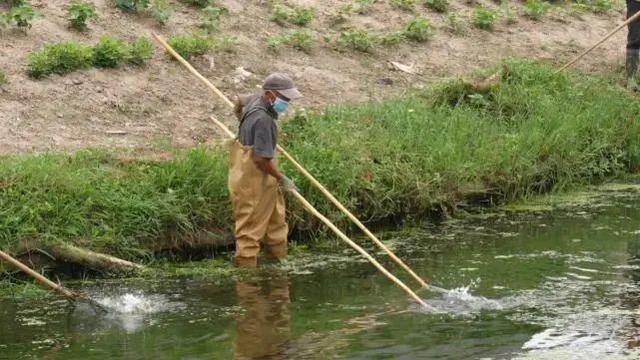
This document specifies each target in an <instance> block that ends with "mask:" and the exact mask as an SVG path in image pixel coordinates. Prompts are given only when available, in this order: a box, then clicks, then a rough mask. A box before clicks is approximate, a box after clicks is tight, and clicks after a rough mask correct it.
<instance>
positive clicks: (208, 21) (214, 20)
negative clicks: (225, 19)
mask: <svg viewBox="0 0 640 360" xmlns="http://www.w3.org/2000/svg"><path fill="white" fill-rule="evenodd" d="M228 12H229V11H228V10H227V8H224V7H217V6H207V7H206V8H204V9H202V11H201V13H200V25H199V26H200V28H201V29H203V30H204V31H206V32H207V33H209V34H211V33H213V32H215V31H218V27H219V26H220V17H221V16H222V15H224V14H227V13H228Z"/></svg>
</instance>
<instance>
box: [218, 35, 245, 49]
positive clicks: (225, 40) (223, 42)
mask: <svg viewBox="0 0 640 360" xmlns="http://www.w3.org/2000/svg"><path fill="white" fill-rule="evenodd" d="M239 44H240V41H239V40H238V38H237V37H235V36H221V37H216V38H212V39H211V47H212V48H214V49H216V50H219V51H225V52H234V51H235V50H236V47H237V46H238V45H239Z"/></svg>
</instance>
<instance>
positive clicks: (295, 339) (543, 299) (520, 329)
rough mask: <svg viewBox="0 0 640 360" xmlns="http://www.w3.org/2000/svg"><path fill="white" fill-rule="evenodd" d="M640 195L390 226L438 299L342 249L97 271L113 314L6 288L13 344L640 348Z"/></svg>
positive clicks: (47, 352) (114, 352)
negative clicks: (177, 275) (194, 274)
mask: <svg viewBox="0 0 640 360" xmlns="http://www.w3.org/2000/svg"><path fill="white" fill-rule="evenodd" d="M638 200H640V195H639V194H638V193H637V192H635V191H624V192H620V191H617V192H607V193H605V194H603V196H602V197H600V198H599V199H593V200H592V201H591V204H590V205H589V206H588V207H584V206H583V207H571V208H567V209H561V210H556V211H554V212H544V213H542V212H541V213H528V214H524V215H523V214H512V213H505V212H496V213H488V214H480V215H475V216H471V217H470V218H468V219H465V220H454V221H448V222H446V223H444V224H440V225H428V226H426V227H425V228H421V229H418V228H412V229H405V230H403V231H400V232H395V233H385V234H383V236H382V237H383V238H384V239H389V240H390V244H391V245H393V246H394V247H395V250H396V251H397V253H398V254H399V255H401V257H403V258H404V259H407V261H408V263H409V264H410V266H412V267H413V268H414V269H415V270H416V271H417V272H418V273H419V274H421V275H422V276H424V277H425V279H426V280H427V281H428V282H432V283H433V284H435V285H437V286H440V287H443V288H445V289H451V290H447V291H445V292H438V291H429V290H424V289H423V290H421V291H419V294H420V296H422V297H423V298H425V300H426V301H427V303H428V304H429V305H431V306H433V307H434V308H436V309H437V310H438V313H429V312H425V311H424V310H423V309H420V308H419V307H417V306H416V305H415V304H412V303H411V302H410V301H409V300H408V299H407V298H406V297H405V295H404V293H403V292H402V291H400V290H399V289H397V288H396V287H395V286H394V285H393V284H391V283H390V282H389V281H388V280H387V279H386V278H384V277H383V276H382V275H380V274H378V273H377V272H376V270H375V269H374V268H373V267H372V266H370V265H369V264H368V263H366V262H364V261H362V260H360V259H358V258H357V257H356V256H355V255H354V254H353V253H352V252H350V251H347V250H344V251H343V250H338V251H336V252H332V253H326V252H325V253H321V254H320V253H314V254H306V255H301V256H298V257H297V259H296V260H295V261H293V262H292V263H291V264H289V265H288V266H287V267H285V269H282V270H276V269H265V270H262V271H257V272H255V273H254V274H252V275H251V276H248V277H242V278H238V279H227V280H225V279H208V280H196V279H177V280H176V279H172V280H165V279H162V280H156V281H128V282H126V283H123V282H122V281H115V280H111V281H102V282H99V283H98V285H91V286H86V287H85V288H84V290H85V291H87V292H89V293H90V294H91V295H92V296H93V297H94V298H95V299H96V300H97V301H98V302H100V303H101V304H103V305H104V306H106V307H109V308H111V309H113V310H114V311H111V312H109V313H107V314H102V313H98V312H95V311H94V310H93V309H92V308H91V307H90V306H88V305H83V304H80V305H78V306H77V307H72V306H69V305H68V304H67V303H66V302H65V301H64V300H51V299H49V300H43V301H36V300H20V301H18V300H12V299H0V358H2V359H40V358H42V359H45V358H46V359H123V358H124V359H233V358H235V359H333V358H343V359H388V358H393V359H594V358H597V359H638V358H640V352H638V350H637V349H638V346H639V345H640V309H639V307H638V305H640V238H639V237H640V209H638V207H637V203H638ZM363 242H364V241H363ZM369 249H372V248H371V247H369ZM385 263H386V264H387V265H389V266H391V264H390V263H389V262H387V261H385ZM396 269H397V268H396ZM396 273H398V274H399V273H400V272H399V271H397V272H396ZM402 278H403V279H404V280H405V281H406V282H407V283H408V284H412V285H415V284H414V283H412V282H411V279H410V278H409V277H407V276H402Z"/></svg>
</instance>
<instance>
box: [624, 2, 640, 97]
mask: <svg viewBox="0 0 640 360" xmlns="http://www.w3.org/2000/svg"><path fill="white" fill-rule="evenodd" d="M638 11H640V0H627V18H630V17H632V16H633V15H635V14H636V13H637V12H638ZM638 62H640V21H638V20H636V21H634V22H632V23H631V24H629V34H628V35H627V66H626V68H627V86H628V88H629V89H632V90H636V91H638V90H640V85H639V84H638Z"/></svg>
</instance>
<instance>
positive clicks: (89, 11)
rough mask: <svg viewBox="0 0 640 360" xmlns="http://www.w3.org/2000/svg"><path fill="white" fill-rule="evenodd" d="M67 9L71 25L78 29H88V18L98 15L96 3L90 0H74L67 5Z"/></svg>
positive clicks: (94, 17)
mask: <svg viewBox="0 0 640 360" xmlns="http://www.w3.org/2000/svg"><path fill="white" fill-rule="evenodd" d="M66 9H67V13H68V14H69V23H70V24H71V27H72V28H74V29H76V30H78V31H84V30H86V29H87V20H89V19H96V18H97V17H98V14H96V7H95V5H94V4H93V3H92V2H89V1H83V0H73V1H71V2H70V3H69V4H68V5H67V6H66Z"/></svg>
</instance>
